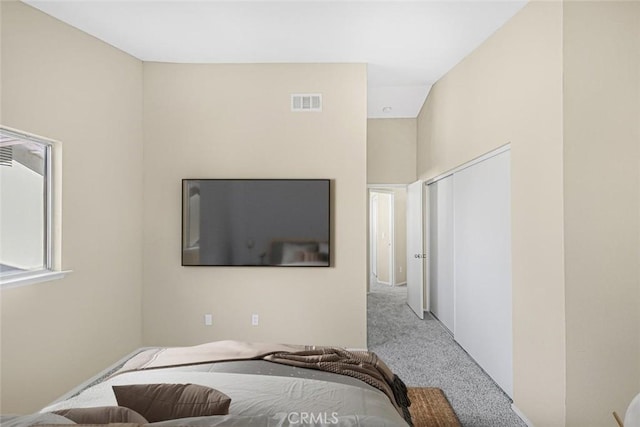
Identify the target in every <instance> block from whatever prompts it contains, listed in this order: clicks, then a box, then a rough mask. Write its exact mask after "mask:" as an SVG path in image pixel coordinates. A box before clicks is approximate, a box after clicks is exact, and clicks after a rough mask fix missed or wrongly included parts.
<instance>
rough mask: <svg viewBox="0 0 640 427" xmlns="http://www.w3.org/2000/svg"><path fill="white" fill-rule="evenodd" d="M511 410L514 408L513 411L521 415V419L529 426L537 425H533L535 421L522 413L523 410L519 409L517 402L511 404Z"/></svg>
mask: <svg viewBox="0 0 640 427" xmlns="http://www.w3.org/2000/svg"><path fill="white" fill-rule="evenodd" d="M511 410H512V411H513V412H515V413H516V415H517V416H519V417H520V419H521V420H522V421H524V423H525V424H526V425H527V426H528V427H535V426H534V425H533V423H532V422H531V421H529V419H528V418H527V417H526V416H525V415H524V414H523V413H522V411H521V410H520V409H518V407H517V406H516V404H515V403H512V404H511Z"/></svg>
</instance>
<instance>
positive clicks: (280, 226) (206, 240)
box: [182, 179, 331, 267]
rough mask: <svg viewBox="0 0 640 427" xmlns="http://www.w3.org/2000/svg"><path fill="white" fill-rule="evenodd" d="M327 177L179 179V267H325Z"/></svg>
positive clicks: (327, 247)
mask: <svg viewBox="0 0 640 427" xmlns="http://www.w3.org/2000/svg"><path fill="white" fill-rule="evenodd" d="M329 187H330V181H329V180H328V179H184V180H182V265H184V266H282V267H328V266H329V264H330V259H331V254H330V244H329V235H330V231H329V224H330V221H329V217H330V212H329V210H330V194H329Z"/></svg>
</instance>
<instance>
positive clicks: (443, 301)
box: [428, 175, 455, 332]
mask: <svg viewBox="0 0 640 427" xmlns="http://www.w3.org/2000/svg"><path fill="white" fill-rule="evenodd" d="M428 188H429V202H430V203H429V211H430V212H429V213H430V215H429V218H430V221H429V254H428V255H429V304H430V307H429V309H430V311H431V313H432V314H433V315H434V316H436V317H437V318H438V320H440V322H442V324H443V325H444V326H445V327H446V328H447V329H449V331H451V332H453V331H454V324H455V319H454V299H453V297H454V282H453V278H454V275H453V175H450V176H448V177H446V178H443V179H441V180H439V181H437V182H434V183H432V184H429V187H428Z"/></svg>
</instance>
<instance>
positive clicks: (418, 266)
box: [407, 181, 424, 319]
mask: <svg viewBox="0 0 640 427" xmlns="http://www.w3.org/2000/svg"><path fill="white" fill-rule="evenodd" d="M423 187H424V183H423V181H416V182H414V183H412V184H409V185H408V186H407V304H408V305H409V307H411V309H412V310H413V311H414V313H416V315H417V316H418V317H419V318H421V319H424V259H423V258H422V256H423V252H424V246H423V235H422V232H423V228H422V218H423V217H422V212H423V210H422V206H423V205H422V203H423V199H422V194H423V191H424V188H423Z"/></svg>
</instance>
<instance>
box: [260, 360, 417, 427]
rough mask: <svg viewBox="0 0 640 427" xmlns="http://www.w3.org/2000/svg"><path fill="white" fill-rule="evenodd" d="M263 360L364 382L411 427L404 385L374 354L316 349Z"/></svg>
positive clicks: (408, 401)
mask: <svg viewBox="0 0 640 427" xmlns="http://www.w3.org/2000/svg"><path fill="white" fill-rule="evenodd" d="M263 359H264V360H268V361H270V362H275V363H282V364H285V365H291V366H297V367H299V368H308V369H319V370H321V371H325V372H332V373H334V374H341V375H348V376H350V377H354V378H357V379H359V380H360V381H364V382H365V383H367V384H369V385H370V386H373V387H375V388H377V389H378V390H380V391H382V392H384V393H385V394H386V395H387V397H389V400H391V402H392V403H393V404H394V406H395V407H396V409H397V410H398V412H400V415H402V416H403V418H404V419H405V420H406V421H407V423H408V424H409V425H413V424H412V422H411V414H410V413H409V406H410V405H411V402H410V400H409V396H408V395H407V387H406V385H405V384H404V383H403V382H402V380H401V379H400V378H399V377H398V376H397V375H395V374H394V373H393V372H392V371H391V369H389V367H388V366H387V365H386V364H385V363H384V362H383V361H382V360H380V358H378V356H377V355H376V354H375V353H372V352H368V351H357V352H352V351H347V350H344V349H340V348H335V347H318V348H315V349H312V350H303V351H298V352H294V353H283V352H280V353H274V354H270V355H267V356H264V357H263Z"/></svg>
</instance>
